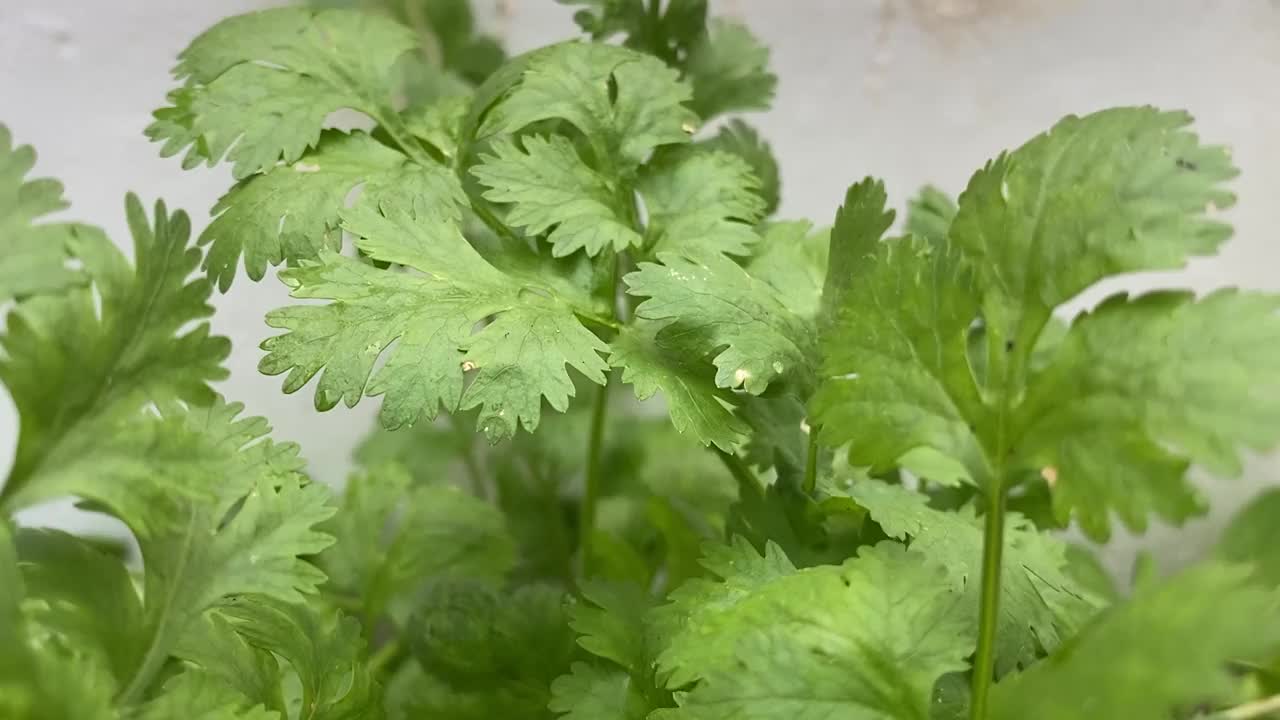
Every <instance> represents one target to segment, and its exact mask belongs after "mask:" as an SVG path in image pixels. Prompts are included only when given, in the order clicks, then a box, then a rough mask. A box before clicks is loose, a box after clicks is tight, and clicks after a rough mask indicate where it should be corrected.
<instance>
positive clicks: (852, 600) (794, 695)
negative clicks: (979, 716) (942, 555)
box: [655, 543, 973, 720]
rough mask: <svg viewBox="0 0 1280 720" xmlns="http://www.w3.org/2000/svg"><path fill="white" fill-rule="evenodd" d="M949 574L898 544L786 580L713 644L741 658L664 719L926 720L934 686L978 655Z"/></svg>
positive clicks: (714, 670) (737, 611) (751, 603)
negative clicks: (949, 585) (948, 580)
mask: <svg viewBox="0 0 1280 720" xmlns="http://www.w3.org/2000/svg"><path fill="white" fill-rule="evenodd" d="M970 612H971V607H970V605H969V603H967V602H964V599H963V597H962V596H961V595H960V594H959V593H957V592H955V591H954V590H951V589H949V588H948V587H947V580H946V573H945V571H944V570H943V568H941V567H939V566H937V565H934V564H932V563H930V562H927V561H926V560H925V558H924V556H922V555H920V554H918V553H913V552H908V551H906V550H905V549H903V548H902V547H901V546H898V545H895V544H890V543H886V544H882V545H879V546H876V547H874V548H865V549H864V550H863V551H862V552H861V553H860V554H859V556H858V557H857V558H856V559H852V560H850V561H848V562H846V563H845V564H844V565H843V566H821V567H816V568H810V569H807V570H801V571H798V572H795V573H793V574H790V575H788V576H785V577H784V578H782V579H781V580H779V581H777V582H776V583H773V584H771V585H769V586H767V588H766V589H765V590H764V591H758V592H756V593H754V594H752V595H751V596H749V597H748V598H747V599H746V600H745V601H744V602H741V603H739V604H738V605H737V606H736V607H735V608H734V609H733V611H732V612H731V613H730V614H727V615H724V616H722V617H723V620H721V622H722V623H723V624H722V625H721V626H720V627H719V628H716V629H715V630H713V632H715V633H716V634H715V635H714V636H712V638H708V642H719V643H724V644H727V645H729V646H731V647H732V654H730V655H729V656H727V657H725V658H723V659H717V660H715V661H714V662H712V663H711V664H708V665H704V666H703V674H704V679H703V681H702V682H701V683H699V684H698V685H697V686H696V687H694V688H693V690H691V691H689V692H688V693H686V694H682V695H681V696H679V697H678V701H679V703H680V709H679V710H678V711H673V712H670V713H660V714H658V715H656V716H655V717H659V718H690V719H692V718H699V719H711V718H724V719H726V720H728V719H729V718H733V719H734V720H751V719H753V718H759V719H760V720H765V719H772V718H780V717H804V718H815V719H816V718H822V719H826V718H830V719H832V720H835V719H836V718H840V719H842V720H845V719H848V720H854V719H861V718H866V719H867V720H880V719H881V718H893V719H894V720H917V719H918V720H926V719H927V718H929V716H930V706H931V700H932V697H933V686H934V683H936V682H937V681H938V679H939V678H940V677H941V676H943V675H945V674H947V673H951V672H957V671H961V670H964V669H965V668H966V666H967V663H966V662H965V657H966V656H967V655H969V654H970V653H971V652H972V649H973V633H972V629H971V621H970V619H969V617H968V616H969V613H970Z"/></svg>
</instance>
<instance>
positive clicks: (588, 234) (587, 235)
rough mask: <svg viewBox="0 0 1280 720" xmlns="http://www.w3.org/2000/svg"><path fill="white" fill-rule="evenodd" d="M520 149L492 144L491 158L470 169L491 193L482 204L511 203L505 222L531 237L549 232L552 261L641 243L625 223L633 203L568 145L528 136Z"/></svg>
mask: <svg viewBox="0 0 1280 720" xmlns="http://www.w3.org/2000/svg"><path fill="white" fill-rule="evenodd" d="M523 145H524V148H523V150H522V149H521V148H518V147H516V145H515V143H514V142H512V141H509V140H502V141H498V142H495V143H494V144H493V146H492V150H493V152H494V153H495V154H494V155H482V156H481V158H482V160H483V162H482V163H481V164H480V165H478V166H476V167H475V168H472V173H473V174H475V176H476V177H477V178H478V179H479V180H480V182H481V183H482V184H484V185H486V186H487V187H489V188H491V189H490V190H489V191H488V192H486V193H485V194H484V196H485V198H486V199H488V200H492V201H494V202H500V203H514V207H513V208H512V210H511V212H509V213H508V214H507V222H509V223H511V224H512V225H516V226H518V227H522V228H524V229H525V231H527V232H529V233H531V234H535V235H536V234H541V233H543V232H546V231H547V230H548V229H550V228H554V230H552V231H551V233H550V234H549V235H548V236H547V241H548V242H550V243H551V246H552V252H553V253H554V254H555V255H556V256H557V257H562V256H564V255H568V254H570V253H573V252H575V251H577V250H586V252H587V254H588V255H599V254H600V253H601V251H603V250H614V251H619V250H625V249H627V248H628V247H632V246H635V245H639V244H641V242H643V240H642V238H641V237H640V235H639V233H637V232H636V231H635V230H634V229H633V228H632V225H633V224H634V221H632V220H630V219H629V217H630V216H631V214H632V213H634V212H635V210H634V208H633V207H632V203H633V201H632V198H631V197H630V196H629V195H621V194H620V193H619V189H618V188H617V187H616V186H615V184H614V183H613V182H612V181H611V180H610V179H609V178H607V177H605V176H603V175H601V174H600V173H598V172H596V171H595V170H592V169H591V168H590V167H589V166H587V164H586V163H584V162H583V161H582V160H581V158H579V157H578V151H577V150H575V149H574V147H573V143H571V142H570V141H569V140H568V139H566V138H564V137H560V136H553V137H550V138H544V137H539V136H537V135H531V136H527V137H525V138H524V140H523Z"/></svg>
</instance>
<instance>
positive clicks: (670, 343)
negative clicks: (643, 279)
mask: <svg viewBox="0 0 1280 720" xmlns="http://www.w3.org/2000/svg"><path fill="white" fill-rule="evenodd" d="M663 327H664V324H663V323H661V322H649V321H645V320H639V321H637V322H635V323H633V324H631V325H628V326H626V327H625V328H623V329H622V331H620V332H619V333H618V335H617V337H615V338H614V339H613V341H612V342H611V343H610V344H609V347H610V351H611V352H610V355H609V364H610V365H612V366H614V367H616V368H621V369H622V381H623V382H625V383H630V384H631V385H632V387H633V389H634V390H635V394H636V398H638V399H640V400H648V399H649V398H651V397H653V396H654V395H655V394H657V393H659V392H661V393H662V397H663V399H664V400H665V401H666V406H667V412H668V413H669V414H670V415H671V423H672V425H674V426H675V429H676V430H677V431H678V432H681V433H688V434H690V435H692V437H693V438H694V439H695V440H697V441H698V442H699V443H702V444H703V445H715V446H716V447H717V448H720V449H721V450H724V451H725V452H732V451H733V449H734V448H735V447H737V445H738V444H739V443H741V442H742V441H744V440H745V439H746V437H747V431H748V427H747V425H746V423H744V422H743V421H742V420H741V419H740V418H738V417H737V416H736V415H735V414H734V411H733V397H732V394H731V393H730V392H728V391H726V390H724V389H722V388H719V387H716V385H715V368H714V366H712V365H711V364H710V363H708V362H707V361H706V360H704V359H703V358H702V353H701V351H700V350H699V349H698V346H697V345H696V344H688V343H683V342H681V340H682V339H681V338H679V337H667V336H664V335H663V333H662V332H661V331H662V328H663Z"/></svg>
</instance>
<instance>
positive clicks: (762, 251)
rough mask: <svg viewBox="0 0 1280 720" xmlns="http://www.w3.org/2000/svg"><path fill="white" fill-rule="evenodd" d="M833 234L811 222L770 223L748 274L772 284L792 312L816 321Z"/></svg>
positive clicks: (748, 265) (762, 235)
mask: <svg viewBox="0 0 1280 720" xmlns="http://www.w3.org/2000/svg"><path fill="white" fill-rule="evenodd" d="M830 234H831V233H830V231H829V230H825V229H824V230H816V231H815V230H813V225H812V224H811V223H809V221H807V220H791V221H786V222H771V223H768V224H767V225H765V226H764V227H763V228H762V230H761V232H760V235H761V239H760V242H759V244H758V245H756V247H755V253H754V254H752V256H751V259H750V260H748V261H747V263H746V268H747V272H749V273H751V275H752V277H755V278H758V279H760V280H763V281H765V282H767V283H769V284H770V285H772V286H773V287H774V288H775V289H776V290H777V291H778V292H779V293H781V294H782V296H783V297H784V298H785V301H786V303H787V307H789V308H791V310H792V312H794V313H795V314H797V315H800V316H802V317H808V318H816V317H817V315H818V310H819V309H820V308H821V306H822V286H823V279H824V277H825V276H826V274H827V253H828V252H829V248H830V244H831V242H830Z"/></svg>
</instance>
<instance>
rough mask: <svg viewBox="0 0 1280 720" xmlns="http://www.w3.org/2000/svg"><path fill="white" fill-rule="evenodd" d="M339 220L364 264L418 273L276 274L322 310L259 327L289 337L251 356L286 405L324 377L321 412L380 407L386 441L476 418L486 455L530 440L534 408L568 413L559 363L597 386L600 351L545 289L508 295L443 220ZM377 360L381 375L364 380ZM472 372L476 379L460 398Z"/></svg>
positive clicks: (273, 318)
mask: <svg viewBox="0 0 1280 720" xmlns="http://www.w3.org/2000/svg"><path fill="white" fill-rule="evenodd" d="M343 217H344V221H343V227H344V228H345V229H346V230H348V231H349V232H351V233H353V234H354V235H356V236H357V241H356V246H357V247H358V248H360V250H362V251H363V252H364V253H365V254H366V255H368V256H369V257H370V258H372V259H374V260H380V261H384V262H390V263H396V264H400V265H405V266H406V267H407V268H410V269H412V270H415V271H417V272H414V273H410V272H398V271H394V270H381V269H378V268H375V267H371V266H369V265H366V264H363V263H361V262H359V261H356V260H352V259H349V258H344V257H340V256H338V255H335V254H333V253H331V252H328V251H324V252H322V254H321V259H320V261H319V262H318V263H310V264H307V265H305V266H303V267H300V268H297V269H293V270H288V271H286V272H284V273H282V277H283V279H284V281H285V282H286V283H287V284H288V285H289V286H290V287H291V288H292V294H293V297H295V298H300V299H302V298H307V299H325V300H330V301H332V302H330V303H328V304H325V305H299V306H293V307H288V308H283V309H280V310H275V311H273V312H271V313H270V314H268V316H267V323H268V324H269V325H271V326H272V327H277V328H284V329H286V330H288V332H287V333H286V334H284V335H280V336H277V337H274V338H270V339H268V340H266V341H265V342H264V343H263V344H262V347H263V349H264V350H266V351H267V355H266V357H264V358H263V359H262V361H261V362H260V363H259V365H258V368H259V370H261V371H262V372H264V373H266V374H268V375H276V374H280V373H283V372H286V371H287V372H288V373H289V376H288V378H287V379H286V380H285V385H284V388H285V392H294V391H296V390H298V389H300V388H301V387H302V386H304V385H306V384H307V382H308V381H310V379H311V378H312V377H314V376H315V375H316V374H317V373H318V372H320V371H321V369H324V374H323V375H322V376H321V378H320V382H319V385H318V386H317V388H316V407H317V408H318V409H320V410H327V409H329V408H332V407H333V406H334V405H336V404H337V403H338V402H339V401H345V402H346V404H347V405H348V407H350V406H354V405H355V404H356V403H357V402H359V400H360V398H361V397H362V396H364V395H365V394H368V395H382V394H385V395H386V398H385V400H384V401H383V405H382V414H381V417H382V423H383V425H384V426H385V427H388V428H392V429H394V428H397V427H401V426H404V425H412V424H414V423H416V422H420V421H424V420H430V419H432V418H434V417H435V416H436V413H437V410H438V408H440V407H444V408H445V409H446V410H448V411H454V410H457V409H463V410H465V409H469V408H473V407H481V408H482V410H481V412H480V417H479V421H478V422H479V425H480V427H481V428H483V429H484V430H485V434H486V435H488V436H489V438H490V439H491V440H492V441H494V442H497V441H498V440H501V439H503V438H506V437H510V436H512V435H513V434H515V432H516V429H517V427H518V425H519V424H523V425H524V427H525V429H527V430H529V431H533V430H534V429H535V428H536V427H537V426H538V419H539V417H540V415H541V403H542V399H543V398H544V397H545V398H546V400H547V402H548V403H549V404H550V405H551V407H553V408H554V409H556V410H559V411H562V412H563V411H564V410H565V408H567V407H568V404H569V398H570V397H571V396H572V395H573V394H574V386H573V382H572V379H571V378H570V376H569V374H568V372H567V370H566V368H565V365H566V364H567V365H572V366H573V367H574V368H575V369H577V370H578V371H579V372H581V373H582V374H583V375H584V376H586V377H587V378H588V379H589V380H591V381H592V382H595V383H598V384H603V383H604V380H605V378H604V370H605V369H606V368H607V365H606V364H605V362H604V360H602V359H601V357H600V355H599V354H598V353H600V352H604V351H605V350H607V346H606V345H605V344H604V342H602V341H601V340H600V339H598V338H597V337H596V336H595V335H593V334H592V333H591V332H589V331H588V330H587V329H586V328H584V327H583V326H582V325H581V324H580V323H579V322H578V320H577V319H576V318H575V316H574V312H573V309H572V308H571V307H570V306H568V305H567V304H566V303H564V302H563V301H562V300H560V299H559V298H558V297H556V296H555V295H554V294H552V291H551V290H550V289H548V288H546V287H545V286H542V287H539V286H535V285H530V284H527V283H524V282H519V281H517V280H516V279H514V278H512V277H511V276H509V275H506V274H504V273H502V272H500V271H499V270H497V269H496V268H494V267H493V266H492V265H490V264H489V263H487V262H485V260H484V259H483V258H481V257H480V255H479V254H477V253H476V252H475V250H474V249H473V248H472V247H471V246H470V245H469V244H468V243H467V241H466V240H465V239H464V238H463V237H462V235H461V233H460V232H459V231H458V228H457V226H456V225H455V224H454V223H453V222H451V221H450V220H448V219H447V218H443V217H440V216H438V215H432V214H427V215H426V216H420V215H414V214H410V213H406V212H401V211H398V210H397V211H394V212H391V213H388V214H387V215H385V216H384V215H380V214H378V213H375V212H372V211H371V210H369V209H367V208H355V209H353V210H350V211H347V212H346V213H344V216H343ZM491 316H492V318H493V319H492V321H491V322H490V323H489V324H488V325H487V326H485V327H484V328H483V329H481V330H479V331H478V332H473V328H474V327H475V326H476V324H477V323H479V322H481V321H482V320H485V319H486V318H489V317H491ZM393 342H394V343H396V347H395V348H394V349H392V350H390V352H388V347H389V346H390V345H391V344H392V343H393ZM384 353H386V354H387V360H386V363H385V365H383V367H382V368H381V369H380V370H379V371H378V372H377V373H376V374H374V375H373V377H372V378H370V375H371V374H372V372H373V366H374V363H375V361H377V360H378V358H379V356H381V355H382V354H384ZM470 371H476V372H475V375H474V377H473V378H472V380H471V383H470V385H468V386H467V387H466V389H465V392H464V390H463V384H464V375H465V374H466V373H467V372H470Z"/></svg>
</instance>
